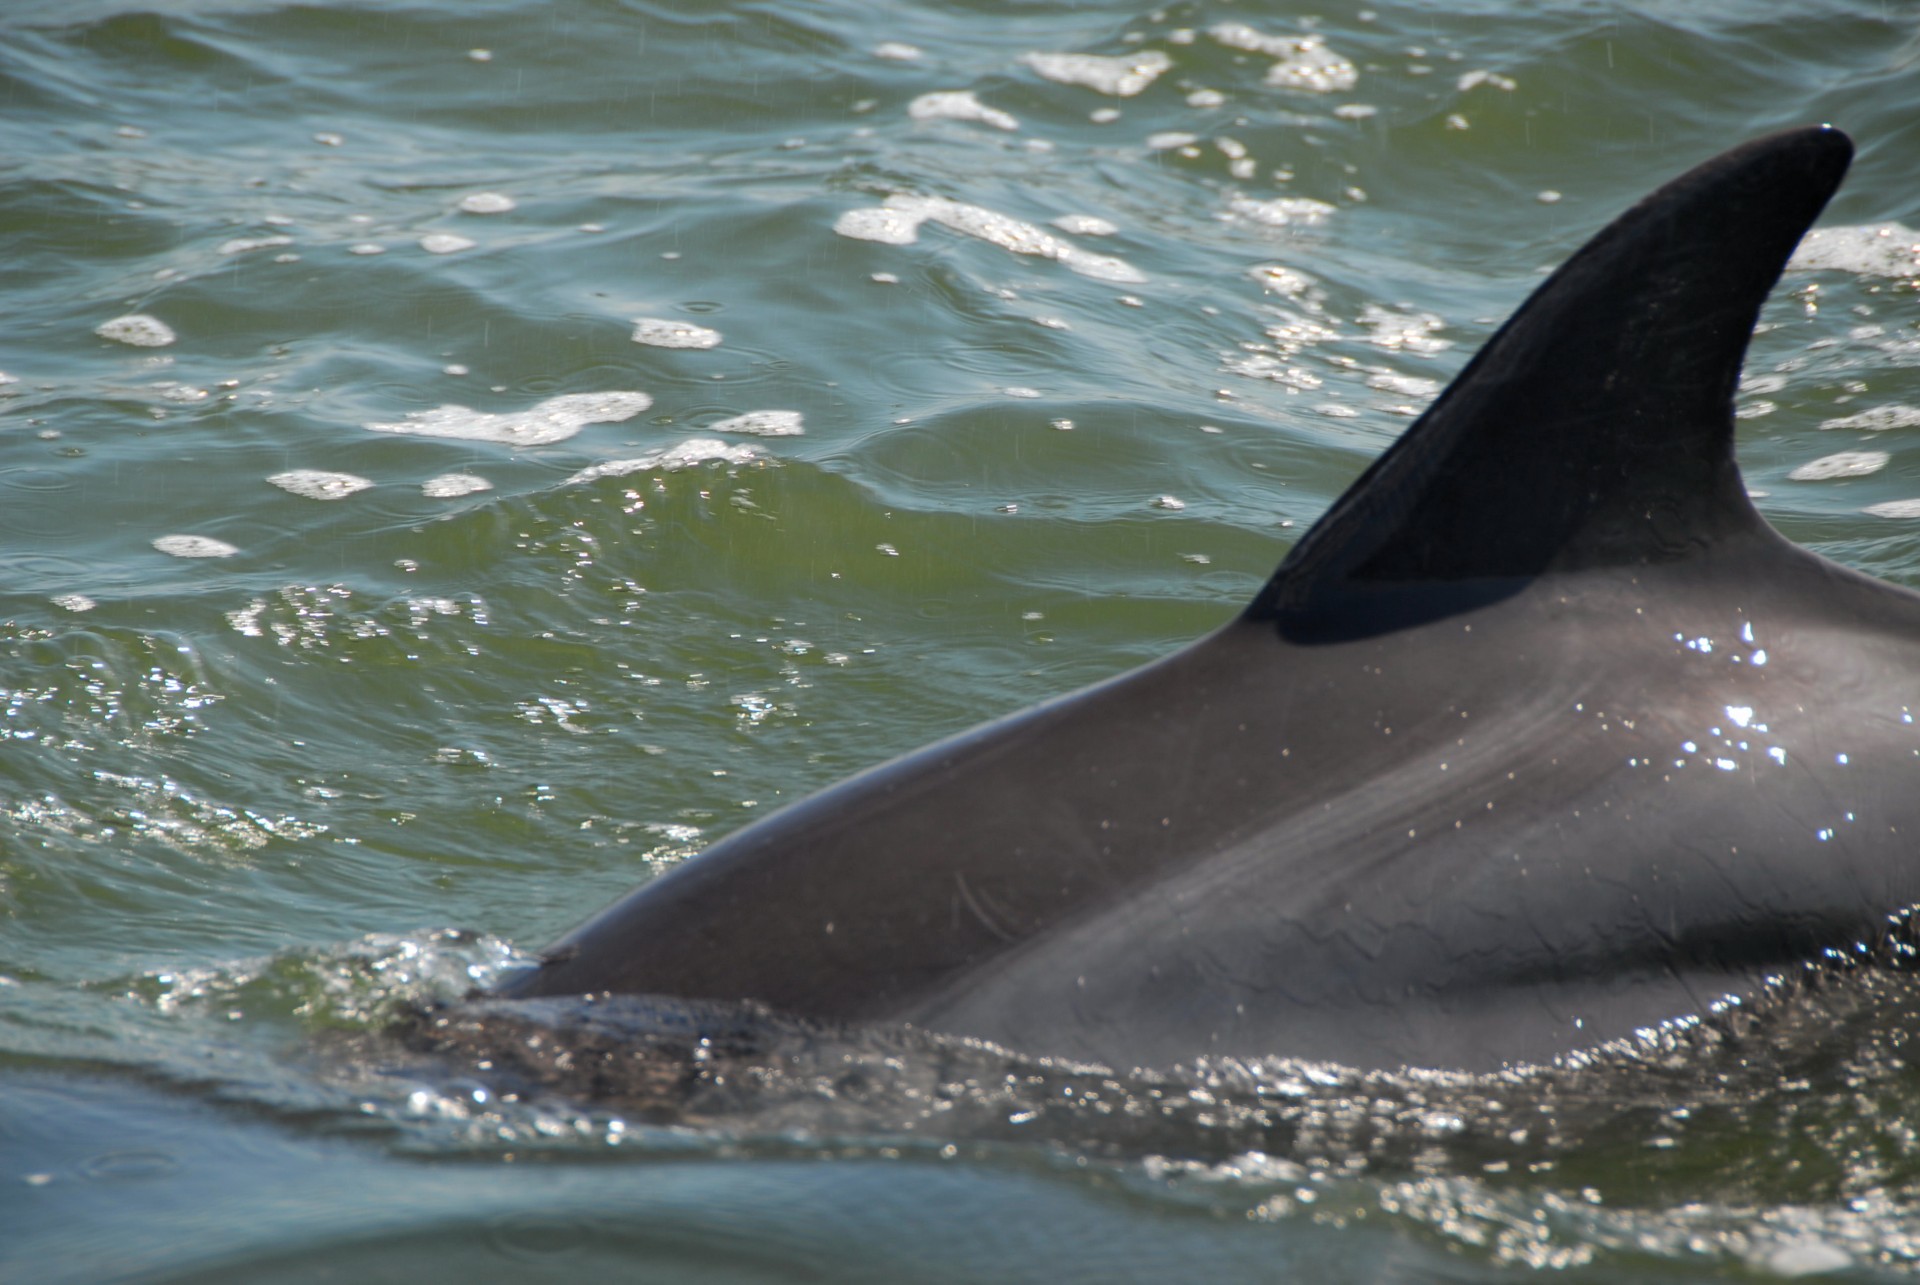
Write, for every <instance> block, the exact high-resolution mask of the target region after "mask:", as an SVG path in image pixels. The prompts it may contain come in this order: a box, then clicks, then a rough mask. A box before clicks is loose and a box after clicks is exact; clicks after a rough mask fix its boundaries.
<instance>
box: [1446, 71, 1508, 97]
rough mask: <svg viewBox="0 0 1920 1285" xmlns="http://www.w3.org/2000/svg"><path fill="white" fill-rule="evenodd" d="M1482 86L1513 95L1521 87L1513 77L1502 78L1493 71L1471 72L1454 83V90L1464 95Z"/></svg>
mask: <svg viewBox="0 0 1920 1285" xmlns="http://www.w3.org/2000/svg"><path fill="white" fill-rule="evenodd" d="M1480 85H1491V86H1493V87H1494V88H1495V89H1504V90H1506V91H1507V92H1508V93H1512V92H1513V91H1514V90H1516V89H1518V88H1519V85H1517V84H1516V83H1515V82H1514V80H1513V78H1512V77H1511V76H1502V75H1501V74H1500V73H1498V72H1493V71H1470V72H1468V73H1467V74H1466V75H1464V76H1462V77H1460V79H1459V80H1457V81H1455V82H1454V88H1456V89H1458V90H1459V91H1460V92H1461V93H1463V94H1464V93H1466V92H1467V91H1468V90H1469V89H1474V88H1477V87H1478V86H1480Z"/></svg>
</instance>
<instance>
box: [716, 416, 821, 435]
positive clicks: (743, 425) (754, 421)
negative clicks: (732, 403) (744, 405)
mask: <svg viewBox="0 0 1920 1285" xmlns="http://www.w3.org/2000/svg"><path fill="white" fill-rule="evenodd" d="M707 431H708V432H712V433H752V434H754V435H755V436H757V437H798V436H800V435H801V434H802V433H804V432H806V429H804V428H803V427H801V424H800V412H799V411H797V410H750V411H748V412H747V413H746V414H744V415H735V416H734V417H733V418H732V419H719V420H715V421H714V422H713V423H711V424H708V425H707Z"/></svg>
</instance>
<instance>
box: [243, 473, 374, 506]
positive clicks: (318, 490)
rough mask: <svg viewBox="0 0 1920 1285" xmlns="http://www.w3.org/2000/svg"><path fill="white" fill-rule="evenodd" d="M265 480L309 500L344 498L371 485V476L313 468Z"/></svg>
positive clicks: (278, 474) (280, 474) (275, 475)
mask: <svg viewBox="0 0 1920 1285" xmlns="http://www.w3.org/2000/svg"><path fill="white" fill-rule="evenodd" d="M267 481H269V482H271V483H273V484H274V485H275V486H277V487H279V488H280V489H281V490H283V491H291V492H292V493H293V494H295V495H303V496H305V497H306V498H307V499H309V500H344V499H346V498H347V497H348V496H349V495H352V494H353V493H354V492H355V491H364V490H366V489H367V488H368V487H370V486H372V485H373V480H372V479H371V478H365V477H361V476H360V475H358V474H357V473H329V472H326V471H325V470H323V469H315V468H298V469H292V470H290V471H288V472H285V473H275V474H274V475H273V476H272V477H269V478H268V479H267Z"/></svg>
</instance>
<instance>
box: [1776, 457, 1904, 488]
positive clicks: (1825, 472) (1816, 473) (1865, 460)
mask: <svg viewBox="0 0 1920 1285" xmlns="http://www.w3.org/2000/svg"><path fill="white" fill-rule="evenodd" d="M1892 458H1893V457H1892V456H1891V455H1888V454H1887V453H1886V452H1885V451H1840V452H1839V453H1837V454H1834V455H1823V456H1821V457H1820V458H1819V459H1817V460H1809V461H1808V462H1807V463H1805V464H1802V465H1801V466H1800V467H1799V468H1797V469H1795V470H1794V471H1793V472H1791V473H1789V474H1787V476H1788V477H1790V478H1792V479H1793V480H1794V481H1796V482H1825V481H1828V480H1830V479H1832V478H1836V477H1865V476H1866V475H1867V474H1869V473H1878V472H1879V471H1880V470H1881V469H1883V468H1885V467H1886V466H1887V462H1888V461H1889V460H1891V459H1892Z"/></svg>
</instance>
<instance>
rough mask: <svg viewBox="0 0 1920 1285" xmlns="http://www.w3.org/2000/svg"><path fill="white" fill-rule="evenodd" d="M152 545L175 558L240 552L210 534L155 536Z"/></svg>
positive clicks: (214, 555) (225, 556)
mask: <svg viewBox="0 0 1920 1285" xmlns="http://www.w3.org/2000/svg"><path fill="white" fill-rule="evenodd" d="M153 547H154V548H156V549H158V550H160V552H162V553H167V554H171V555H173V556H174V557H176V558H231V557H232V556H233V555H234V554H236V553H238V552H240V550H238V549H236V548H235V547H234V546H232V545H230V544H228V543H227V542H226V541H225V540H216V539H214V538H213V537H212V536H210V535H162V536H156V537H155V538H154V541H153Z"/></svg>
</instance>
